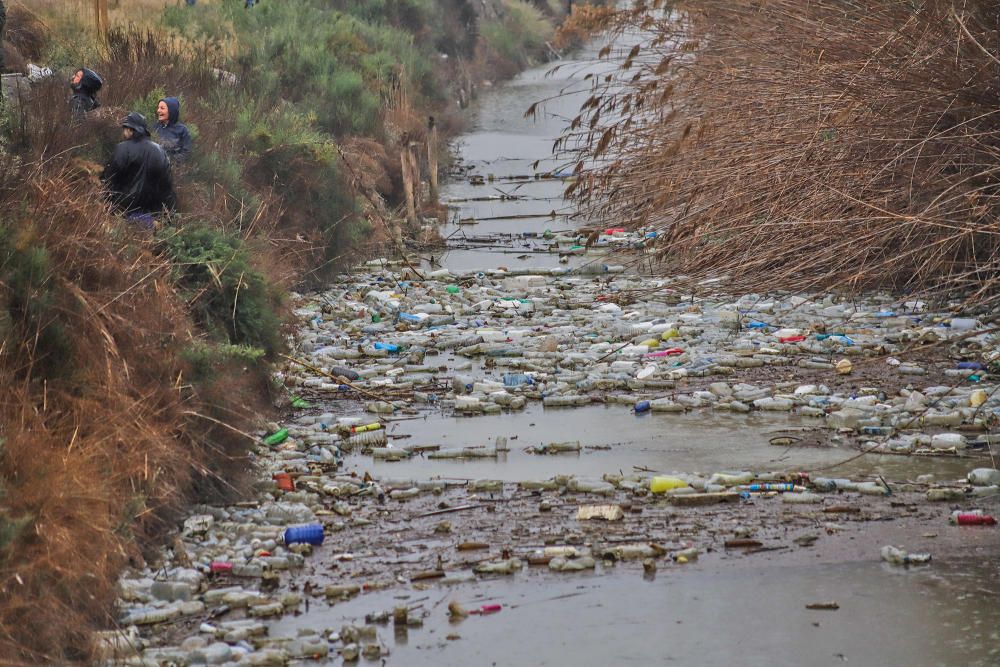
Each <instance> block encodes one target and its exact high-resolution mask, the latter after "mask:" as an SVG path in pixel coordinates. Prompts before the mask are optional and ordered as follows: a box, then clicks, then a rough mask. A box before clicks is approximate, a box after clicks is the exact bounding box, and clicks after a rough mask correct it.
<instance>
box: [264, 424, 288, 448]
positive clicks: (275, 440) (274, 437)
mask: <svg viewBox="0 0 1000 667" xmlns="http://www.w3.org/2000/svg"><path fill="white" fill-rule="evenodd" d="M285 440H288V429H287V428H283V429H279V430H277V431H275V432H274V433H272V434H271V435H269V436H267V437H266V438H264V444H265V445H267V446H269V447H273V446H274V445H280V444H281V443H283V442H284V441H285Z"/></svg>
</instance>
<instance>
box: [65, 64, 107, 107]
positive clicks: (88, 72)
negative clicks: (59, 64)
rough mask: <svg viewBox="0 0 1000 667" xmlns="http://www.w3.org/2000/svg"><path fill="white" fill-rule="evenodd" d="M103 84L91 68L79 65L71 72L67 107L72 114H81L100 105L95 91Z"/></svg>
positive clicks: (102, 80)
mask: <svg viewBox="0 0 1000 667" xmlns="http://www.w3.org/2000/svg"><path fill="white" fill-rule="evenodd" d="M103 85H104V79H102V78H101V77H100V75H99V74H98V73H97V72H95V71H94V70H92V69H87V68H86V67H81V68H80V69H78V70H76V72H74V73H73V77H72V78H71V79H70V80H69V87H70V89H71V90H72V91H73V94H72V95H71V96H70V98H69V108H70V109H72V110H73V115H74V116H82V115H84V114H85V113H87V112H88V111H93V110H94V109H96V108H97V107H99V106H101V103H100V102H99V101H98V100H97V91H99V90H100V89H101V86H103Z"/></svg>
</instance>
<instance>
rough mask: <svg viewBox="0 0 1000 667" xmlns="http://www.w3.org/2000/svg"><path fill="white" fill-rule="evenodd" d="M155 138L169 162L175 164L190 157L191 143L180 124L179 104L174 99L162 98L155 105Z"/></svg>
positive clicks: (188, 134)
mask: <svg viewBox="0 0 1000 667" xmlns="http://www.w3.org/2000/svg"><path fill="white" fill-rule="evenodd" d="M154 129H155V131H156V136H157V138H158V139H159V140H160V141H159V143H160V146H162V147H163V150H164V151H166V153H167V157H169V158H170V161H171V162H173V163H175V164H177V163H181V162H184V161H185V160H187V159H188V158H189V157H191V149H192V145H193V143H194V142H193V141H192V140H191V133H190V132H188V129H187V126H186V125H184V123H182V122H181V103H180V100H178V99H177V98H176V97H164V98H163V99H162V100H160V101H159V102H158V103H157V104H156V126H155V128H154Z"/></svg>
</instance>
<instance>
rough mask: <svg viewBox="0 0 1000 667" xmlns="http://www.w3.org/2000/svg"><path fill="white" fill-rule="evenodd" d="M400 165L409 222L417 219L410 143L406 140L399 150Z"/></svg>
mask: <svg viewBox="0 0 1000 667" xmlns="http://www.w3.org/2000/svg"><path fill="white" fill-rule="evenodd" d="M399 161H400V167H401V169H402V171H403V190H404V191H405V192H406V220H407V221H408V222H410V223H413V222H416V220H417V204H416V198H415V195H414V192H413V171H412V170H411V168H410V144H409V142H407V143H406V144H404V145H403V148H402V150H400V151H399Z"/></svg>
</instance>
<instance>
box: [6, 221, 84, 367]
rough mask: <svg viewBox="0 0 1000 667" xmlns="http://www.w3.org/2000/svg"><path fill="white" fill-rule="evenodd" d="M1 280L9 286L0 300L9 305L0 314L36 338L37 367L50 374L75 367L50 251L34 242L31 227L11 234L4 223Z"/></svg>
mask: <svg viewBox="0 0 1000 667" xmlns="http://www.w3.org/2000/svg"><path fill="white" fill-rule="evenodd" d="M0 284H2V285H3V286H4V288H5V289H4V290H3V296H4V299H3V300H2V301H0V303H3V305H5V306H6V312H5V313H2V314H0V316H2V318H3V320H4V322H5V324H7V326H17V327H20V328H22V331H23V332H26V333H29V338H32V339H33V340H34V349H33V350H32V351H31V352H32V355H31V356H32V358H33V359H34V364H35V370H36V371H38V372H39V374H40V375H42V376H44V377H50V376H52V375H56V374H62V373H65V372H67V370H68V369H70V368H72V364H70V360H71V358H72V354H73V346H72V342H71V340H70V337H69V335H68V332H67V331H66V328H65V326H64V325H63V323H62V318H61V317H60V308H59V304H58V303H57V295H58V294H57V293H58V291H59V286H57V285H54V284H53V282H52V266H51V261H50V258H49V253H48V251H46V249H45V248H44V246H41V245H37V244H36V243H35V242H34V240H33V239H32V238H31V236H30V231H27V232H25V231H24V230H22V232H21V236H20V238H18V239H14V238H11V230H10V228H9V227H8V226H7V225H6V224H5V223H0ZM4 338H5V339H6V338H7V337H6V336H5V337H4Z"/></svg>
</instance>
